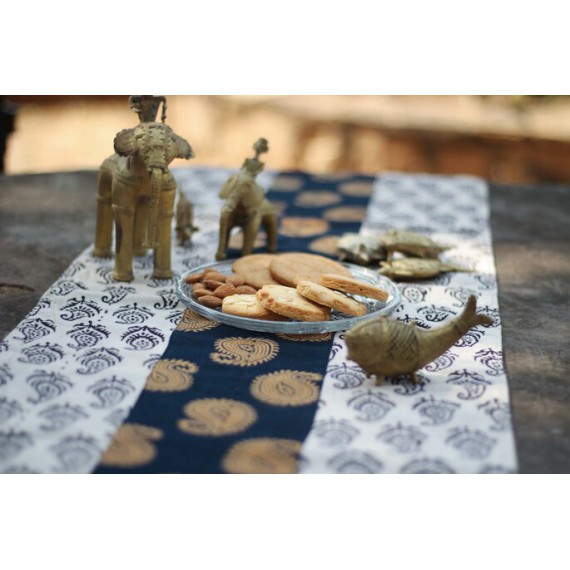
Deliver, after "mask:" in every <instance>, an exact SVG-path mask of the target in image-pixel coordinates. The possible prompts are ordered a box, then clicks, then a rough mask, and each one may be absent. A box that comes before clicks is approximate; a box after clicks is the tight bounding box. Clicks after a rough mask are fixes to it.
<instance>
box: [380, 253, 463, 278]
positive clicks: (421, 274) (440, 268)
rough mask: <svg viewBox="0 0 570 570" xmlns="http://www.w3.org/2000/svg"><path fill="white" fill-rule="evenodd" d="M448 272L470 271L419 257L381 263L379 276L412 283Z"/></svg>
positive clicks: (439, 260) (452, 264)
mask: <svg viewBox="0 0 570 570" xmlns="http://www.w3.org/2000/svg"><path fill="white" fill-rule="evenodd" d="M449 271H471V270H470V269H467V268H465V267H461V266H460V265H455V264H454V263H445V262H443V261H441V259H421V258H419V257H403V258H401V259H393V260H392V261H381V262H380V270H379V271H378V272H379V273H380V275H385V276H386V277H388V278H390V279H393V280H394V281H412V280H421V279H431V278H432V277H437V276H438V275H439V274H440V273H447V272H449Z"/></svg>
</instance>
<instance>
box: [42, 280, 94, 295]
mask: <svg viewBox="0 0 570 570" xmlns="http://www.w3.org/2000/svg"><path fill="white" fill-rule="evenodd" d="M76 289H82V290H85V289H87V287H85V285H83V283H79V282H77V281H74V280H73V279H60V280H58V281H56V282H55V284H54V286H53V287H52V288H51V289H50V290H49V294H50V295H55V296H56V297H64V296H65V295H69V293H71V292H72V291H75V290H76Z"/></svg>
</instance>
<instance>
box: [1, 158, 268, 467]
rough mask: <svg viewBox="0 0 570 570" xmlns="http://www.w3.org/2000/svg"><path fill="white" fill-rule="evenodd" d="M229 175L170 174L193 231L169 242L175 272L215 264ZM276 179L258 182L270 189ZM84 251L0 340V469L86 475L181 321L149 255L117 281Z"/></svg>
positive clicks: (109, 267) (108, 266)
mask: <svg viewBox="0 0 570 570" xmlns="http://www.w3.org/2000/svg"><path fill="white" fill-rule="evenodd" d="M233 172H235V171H234V170H224V169H219V168H181V169H174V170H173V174H174V176H175V177H176V179H177V181H178V184H179V187H180V189H181V191H182V192H183V193H184V194H185V195H186V196H187V197H188V198H189V199H190V200H191V202H192V203H193V205H194V213H195V219H196V220H197V223H198V225H199V231H198V232H197V233H196V234H194V236H193V240H192V245H191V246H186V247H178V246H173V255H172V268H173V270H174V272H175V273H178V274H180V273H182V272H184V271H187V270H188V269H191V268H193V267H197V266H198V265H201V264H203V263H209V262H212V261H214V253H215V250H216V247H217V243H218V227H219V216H220V209H221V204H222V203H221V201H220V200H219V198H218V192H219V189H220V187H221V186H222V184H223V183H224V182H225V181H226V180H227V178H228V176H230V174H233ZM274 177H275V173H271V172H266V173H262V174H261V175H259V177H258V181H259V183H260V184H261V185H262V186H263V187H264V188H268V187H269V186H270V185H271V181H272V180H273V178H274ZM95 194H96V188H94V189H93V204H94V205H95ZM173 242H174V240H173ZM92 251H93V247H92V246H91V247H89V248H87V249H86V250H85V251H84V252H83V253H82V254H81V255H79V257H77V259H76V260H75V261H74V262H73V263H72V264H71V265H70V267H69V268H68V269H67V270H66V271H65V272H64V274H63V275H62V276H61V277H60V278H59V279H58V280H57V281H56V282H55V283H54V284H53V285H52V286H51V287H50V288H49V290H48V291H47V292H46V293H45V294H44V295H43V296H42V298H41V299H40V301H39V303H38V304H37V305H36V307H35V308H34V309H33V311H32V312H31V313H30V314H29V315H27V317H26V318H25V319H24V320H23V321H22V322H21V323H20V325H19V326H18V327H17V328H16V329H15V330H14V331H12V332H11V333H10V334H9V335H8V336H7V337H6V339H5V340H4V341H0V473H88V472H91V471H92V470H93V468H94V467H95V465H96V464H97V462H98V461H99V458H100V455H101V454H102V453H103V452H104V451H105V449H106V448H107V447H108V445H109V442H110V440H111V438H112V437H113V435H114V433H115V431H116V429H117V428H118V427H119V426H120V425H121V423H122V422H123V421H124V419H125V418H126V416H127V415H128V413H129V410H130V409H131V407H132V406H133V405H134V404H135V402H136V400H137V398H138V396H139V394H140V392H141V390H142V389H143V386H144V383H145V380H146V377H147V376H148V373H149V371H150V369H151V368H152V366H153V365H154V363H155V362H156V361H157V360H158V359H160V357H161V356H162V354H163V352H164V350H165V349H166V347H167V345H168V341H169V338H170V335H171V332H172V331H173V330H174V328H175V327H176V324H177V323H178V321H179V320H180V318H181V316H182V307H181V306H180V304H179V301H178V298H177V296H176V293H175V290H174V280H173V279H154V278H153V277H152V269H153V267H152V265H153V259H152V256H151V255H150V254H149V255H148V256H146V257H141V258H136V259H135V262H134V271H135V279H134V280H133V281H132V282H130V283H118V282H115V281H114V280H113V279H112V276H111V274H112V271H113V260H112V259H98V258H95V257H93V255H92Z"/></svg>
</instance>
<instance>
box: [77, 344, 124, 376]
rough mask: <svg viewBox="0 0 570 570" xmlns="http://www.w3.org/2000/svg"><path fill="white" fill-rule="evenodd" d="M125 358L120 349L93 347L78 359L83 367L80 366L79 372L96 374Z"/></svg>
mask: <svg viewBox="0 0 570 570" xmlns="http://www.w3.org/2000/svg"><path fill="white" fill-rule="evenodd" d="M121 360H123V357H122V356H120V354H119V351H118V350H117V349H116V348H92V349H90V350H87V351H85V352H84V353H83V354H82V355H81V356H80V357H79V358H78V359H77V361H78V362H79V364H81V366H82V368H78V369H77V372H78V373H79V374H96V373H97V372H101V370H105V369H106V368H111V367H112V366H116V365H117V364H118V363H119V362H121Z"/></svg>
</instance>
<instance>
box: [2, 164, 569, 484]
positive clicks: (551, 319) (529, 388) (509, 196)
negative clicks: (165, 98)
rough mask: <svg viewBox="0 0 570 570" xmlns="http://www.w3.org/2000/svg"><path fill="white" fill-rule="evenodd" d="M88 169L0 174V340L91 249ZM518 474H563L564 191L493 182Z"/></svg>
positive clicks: (92, 183)
mask: <svg viewBox="0 0 570 570" xmlns="http://www.w3.org/2000/svg"><path fill="white" fill-rule="evenodd" d="M96 180H97V173H96V172H95V171H83V172H66V173H53V174H39V175H22V176H3V177H0V268H1V269H0V338H4V337H5V336H6V335H7V334H8V333H9V332H10V331H11V330H12V329H13V328H14V327H16V325H17V324H18V323H19V322H20V321H21V320H22V319H23V318H24V317H25V316H26V314H27V313H28V312H29V311H31V310H32V308H33V307H34V306H35V304H36V303H37V301H38V300H39V298H40V297H41V295H42V294H43V292H44V291H45V290H46V289H47V288H48V287H49V286H50V285H51V284H52V283H53V282H54V281H55V280H56V279H57V278H58V277H59V276H60V275H61V273H62V272H63V271H64V270H65V269H66V268H67V267H68V265H69V264H70V262H71V261H72V260H73V259H74V258H75V257H76V256H77V255H78V254H79V253H80V252H81V251H82V250H83V249H84V248H85V247H87V246H88V245H89V244H91V243H92V242H93V238H94V228H95V193H96ZM490 196H491V229H492V235H493V243H494V253H495V261H496V266H497V273H498V280H499V306H500V311H501V316H502V330H503V345H504V355H505V364H506V370H507V376H508V379H509V387H510V394H511V405H512V409H513V417H514V424H515V436H516V443H517V452H518V458H519V465H520V471H521V472H522V473H570V346H569V343H568V340H569V338H570V334H569V331H570V326H569V323H570V254H569V247H570V186H540V187H538V186H537V187H528V186H525V187H523V186H513V185H508V186H507V185H491V191H490Z"/></svg>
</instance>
